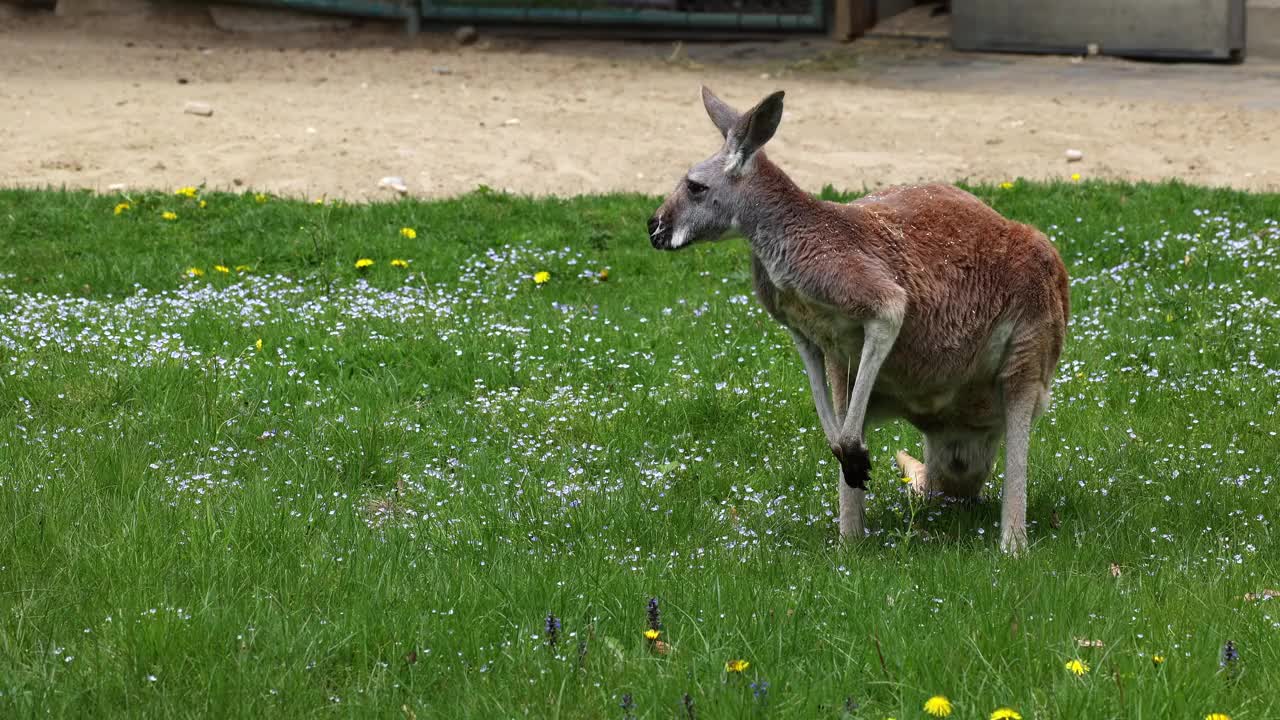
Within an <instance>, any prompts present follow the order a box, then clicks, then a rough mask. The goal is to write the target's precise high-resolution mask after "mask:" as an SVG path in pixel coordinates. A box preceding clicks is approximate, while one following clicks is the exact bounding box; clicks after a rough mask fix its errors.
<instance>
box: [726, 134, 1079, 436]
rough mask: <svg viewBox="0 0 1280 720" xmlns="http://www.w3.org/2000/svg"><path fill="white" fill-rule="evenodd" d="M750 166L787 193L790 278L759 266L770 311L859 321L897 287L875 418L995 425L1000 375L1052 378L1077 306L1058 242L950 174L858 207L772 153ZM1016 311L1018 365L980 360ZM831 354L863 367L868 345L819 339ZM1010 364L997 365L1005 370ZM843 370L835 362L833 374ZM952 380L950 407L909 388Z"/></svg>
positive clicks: (792, 319) (1012, 355)
mask: <svg viewBox="0 0 1280 720" xmlns="http://www.w3.org/2000/svg"><path fill="white" fill-rule="evenodd" d="M756 163H757V165H756V170H755V176H754V177H753V178H752V179H751V182H754V183H759V185H760V189H761V191H763V192H764V193H766V194H769V195H773V196H775V197H776V198H777V199H778V200H781V201H783V202H785V204H786V205H788V206H789V207H790V208H791V209H790V211H789V214H791V215H792V216H793V220H792V222H791V223H790V224H789V227H788V233H787V237H788V249H787V257H788V265H789V267H790V270H791V273H790V277H789V278H788V279H789V281H790V283H789V284H791V285H792V286H793V287H792V288H789V289H787V290H783V289H780V288H779V287H778V286H777V285H776V284H775V283H774V282H773V281H772V280H771V279H770V277H769V276H768V273H767V272H765V271H764V268H763V266H762V265H761V264H760V262H759V261H757V262H756V263H755V267H754V269H755V273H754V275H755V288H756V295H757V296H758V297H759V299H760V301H761V303H762V304H763V305H764V307H765V309H766V310H768V311H769V314H770V315H772V316H773V317H774V318H775V319H777V320H778V321H779V322H781V323H782V324H784V325H787V326H788V327H792V328H793V329H797V330H801V332H802V333H805V334H806V335H809V334H810V333H811V332H812V330H810V332H805V329H802V328H801V327H796V325H801V326H803V325H805V323H804V321H803V315H804V314H806V312H809V310H808V307H809V303H807V302H803V301H801V302H789V301H790V300H791V298H793V297H794V296H796V295H800V296H803V297H804V299H805V300H816V301H817V302H818V303H820V304H821V305H827V306H830V307H831V308H833V309H838V310H839V311H840V312H841V313H842V314H844V315H847V316H849V317H850V318H851V319H858V318H866V317H871V316H874V315H875V314H876V312H877V311H878V308H880V307H882V306H883V305H884V304H885V303H886V302H887V300H888V299H890V298H895V297H902V298H904V299H905V303H906V307H905V313H904V315H903V322H902V328H901V330H900V331H899V334H898V339H897V341H896V342H895V343H894V346H893V351H892V352H891V353H890V354H889V357H888V359H886V361H885V363H884V365H883V366H882V367H881V369H880V374H879V375H878V376H877V379H876V385H875V389H874V390H873V393H872V403H873V404H872V407H871V410H870V412H869V415H870V416H871V417H879V418H890V417H903V418H906V419H907V420H909V421H911V423H912V424H913V425H915V426H917V427H919V428H920V429H921V430H925V431H928V430H931V429H942V428H971V429H974V430H989V429H992V428H994V427H998V426H1000V425H1001V424H1002V423H1003V422H1004V415H1003V408H1002V407H1000V406H997V405H995V404H994V403H993V399H994V394H993V392H994V391H996V388H997V386H998V385H999V384H1001V383H1003V382H1004V381H1010V382H1014V383H1024V382H1035V383H1039V384H1040V385H1043V386H1045V387H1047V386H1048V385H1049V384H1050V383H1051V381H1052V377H1053V371H1054V368H1055V367H1056V366H1057V362H1058V357H1059V355H1060V354H1061V352H1062V344H1063V340H1064V338H1065V336H1066V326H1067V318H1068V315H1069V313H1070V306H1069V291H1068V286H1067V271H1066V267H1065V266H1064V265H1063V263H1062V259H1061V257H1060V256H1059V255H1058V251H1057V250H1056V249H1055V248H1054V247H1053V245H1052V244H1050V243H1049V241H1048V239H1047V238H1045V237H1044V235H1043V234H1041V233H1040V232H1039V231H1037V230H1036V229H1035V228H1032V227H1030V226H1029V225H1024V224H1022V223H1018V222H1014V221H1012V220H1008V219H1006V218H1004V217H1002V216H1001V215H1000V214H999V213H997V212H996V211H994V210H992V209H991V208H990V207H988V206H987V205H986V204H985V203H983V202H982V201H981V200H979V199H978V198H976V197H974V196H973V195H971V194H970V193H967V192H965V191H963V190H961V189H959V188H956V187H953V186H950V185H937V184H935V185H917V186H907V187H893V188H887V189H885V190H881V191H879V192H877V193H874V194H872V195H868V196H866V197H863V198H861V199H859V200H857V201H855V202H853V203H850V204H838V203H830V202H824V201H820V200H817V199H814V198H812V197H811V196H809V195H808V194H807V193H804V192H803V191H802V190H800V189H799V188H797V187H796V186H795V185H794V184H793V183H792V182H791V180H790V179H789V178H787V177H786V175H785V174H784V173H783V172H782V171H781V170H780V169H778V168H777V166H775V165H773V164H772V163H770V162H769V161H768V159H767V158H766V157H764V156H763V153H761V154H759V155H758V156H757V158H756ZM1002 320H1008V321H1011V322H1012V323H1013V324H1014V327H1015V328H1017V330H1016V331H1015V333H1014V335H1013V336H1012V337H1011V342H1010V348H1009V362H1006V363H1003V364H1002V366H1001V367H998V368H991V369H990V371H989V372H983V370H984V369H985V368H980V367H977V365H978V363H979V362H980V361H981V360H983V359H984V358H982V357H981V355H982V351H983V350H984V349H985V348H984V342H985V340H986V339H987V338H988V337H989V336H990V335H991V332H992V330H993V329H994V328H995V326H996V324H997V323H998V322H1000V321H1002ZM810 339H811V340H813V341H815V342H816V343H817V344H818V345H819V346H820V347H822V348H823V350H824V351H825V352H826V353H827V354H828V365H829V366H831V367H833V368H839V367H846V368H851V369H852V370H853V371H854V372H856V368H857V362H858V358H857V355H856V352H849V350H852V349H853V346H856V345H860V343H856V342H855V343H850V342H847V341H841V340H837V339H836V338H833V337H810ZM1001 371H1002V372H1001ZM829 372H831V373H832V374H838V372H837V371H835V370H832V371H829ZM952 390H954V391H955V392H956V393H957V398H956V402H954V403H948V405H950V406H951V407H949V408H946V409H943V410H942V412H921V411H918V410H915V409H913V407H918V404H917V403H913V402H912V401H913V399H917V398H926V397H930V396H936V395H937V394H939V393H945V392H948V391H952Z"/></svg>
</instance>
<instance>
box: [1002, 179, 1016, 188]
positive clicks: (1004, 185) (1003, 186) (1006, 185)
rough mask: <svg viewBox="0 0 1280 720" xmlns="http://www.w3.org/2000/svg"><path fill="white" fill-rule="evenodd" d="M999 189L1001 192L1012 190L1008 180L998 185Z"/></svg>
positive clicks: (1011, 184)
mask: <svg viewBox="0 0 1280 720" xmlns="http://www.w3.org/2000/svg"><path fill="white" fill-rule="evenodd" d="M1000 189H1001V190H1012V189H1013V183H1011V182H1009V181H1008V180H1005V181H1004V182H1002V183H1000Z"/></svg>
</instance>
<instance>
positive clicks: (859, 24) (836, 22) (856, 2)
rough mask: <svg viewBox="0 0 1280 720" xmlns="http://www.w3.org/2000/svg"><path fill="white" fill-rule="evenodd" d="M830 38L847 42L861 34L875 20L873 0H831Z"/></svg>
mask: <svg viewBox="0 0 1280 720" xmlns="http://www.w3.org/2000/svg"><path fill="white" fill-rule="evenodd" d="M831 1H832V2H833V3H835V7H834V8H832V14H831V39H832V40H839V41H841V42H847V41H849V40H852V39H854V38H856V37H862V35H863V34H865V33H866V32H867V30H869V29H870V28H871V26H872V25H874V24H875V22H876V3H875V0H831Z"/></svg>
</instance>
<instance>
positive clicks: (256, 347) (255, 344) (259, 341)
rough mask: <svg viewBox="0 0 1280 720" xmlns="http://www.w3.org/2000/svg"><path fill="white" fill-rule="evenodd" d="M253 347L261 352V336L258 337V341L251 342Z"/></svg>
mask: <svg viewBox="0 0 1280 720" xmlns="http://www.w3.org/2000/svg"><path fill="white" fill-rule="evenodd" d="M253 349H254V350H257V351H258V352H262V338H258V341H257V342H255V343H254V344H253Z"/></svg>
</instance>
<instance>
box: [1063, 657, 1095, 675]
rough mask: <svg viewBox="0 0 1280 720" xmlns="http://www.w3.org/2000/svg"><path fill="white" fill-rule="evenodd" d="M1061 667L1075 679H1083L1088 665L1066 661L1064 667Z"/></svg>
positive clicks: (1079, 661) (1081, 662)
mask: <svg viewBox="0 0 1280 720" xmlns="http://www.w3.org/2000/svg"><path fill="white" fill-rule="evenodd" d="M1063 667H1065V668H1066V669H1067V672H1069V673H1071V674H1072V675H1075V676H1076V677H1083V676H1084V675H1085V674H1087V673H1088V672H1089V663H1087V662H1085V661H1083V660H1068V661H1067V663H1066V665H1064V666H1063Z"/></svg>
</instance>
